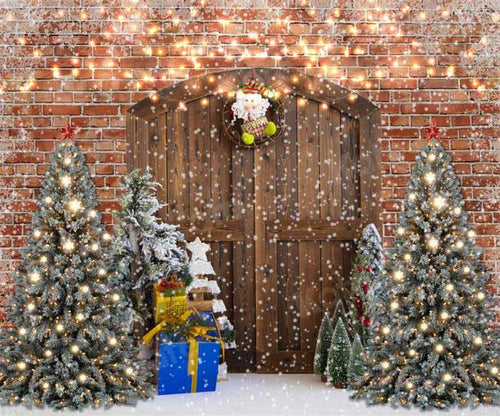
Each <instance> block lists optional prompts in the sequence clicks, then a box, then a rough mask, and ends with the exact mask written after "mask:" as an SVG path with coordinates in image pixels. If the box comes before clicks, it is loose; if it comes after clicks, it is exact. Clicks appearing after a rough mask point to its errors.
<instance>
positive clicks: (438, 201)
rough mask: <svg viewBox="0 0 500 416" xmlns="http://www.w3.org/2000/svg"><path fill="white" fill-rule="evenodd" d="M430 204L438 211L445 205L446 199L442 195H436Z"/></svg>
mask: <svg viewBox="0 0 500 416" xmlns="http://www.w3.org/2000/svg"><path fill="white" fill-rule="evenodd" d="M432 206H433V207H434V208H436V209H437V210H438V211H441V210H442V209H443V208H444V207H445V206H446V199H445V198H443V197H442V196H440V195H439V196H436V197H435V198H434V199H433V200H432Z"/></svg>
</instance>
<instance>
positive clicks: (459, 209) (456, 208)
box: [453, 207, 462, 215]
mask: <svg viewBox="0 0 500 416" xmlns="http://www.w3.org/2000/svg"><path fill="white" fill-rule="evenodd" d="M461 212H462V208H460V207H455V208H453V213H454V214H455V215H459V214H460V213H461Z"/></svg>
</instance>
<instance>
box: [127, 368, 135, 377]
mask: <svg viewBox="0 0 500 416" xmlns="http://www.w3.org/2000/svg"><path fill="white" fill-rule="evenodd" d="M125 374H127V376H131V375H132V374H134V369H133V368H132V367H127V368H126V369H125Z"/></svg>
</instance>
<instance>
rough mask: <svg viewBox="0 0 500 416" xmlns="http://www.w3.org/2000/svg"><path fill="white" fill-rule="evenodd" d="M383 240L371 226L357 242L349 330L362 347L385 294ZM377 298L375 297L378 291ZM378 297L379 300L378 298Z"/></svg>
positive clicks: (352, 275)
mask: <svg viewBox="0 0 500 416" xmlns="http://www.w3.org/2000/svg"><path fill="white" fill-rule="evenodd" d="M381 243H382V239H381V238H380V234H379V233H378V231H377V229H376V227H375V225H374V224H368V225H367V226H366V227H365V229H364V230H363V233H362V235H361V238H360V239H359V242H358V252H357V255H356V258H355V259H354V264H353V268H352V272H351V304H350V305H349V321H350V322H349V328H350V331H351V334H354V333H357V334H359V336H360V338H361V341H362V343H363V344H366V342H367V340H368V337H369V327H370V325H371V323H372V311H373V309H374V308H375V306H376V304H378V303H380V302H381V300H382V299H383V296H384V293H386V289H385V283H384V282H383V281H382V279H383V275H382V273H381V271H382V245H381ZM374 288H375V291H376V296H375V291H374ZM375 297H377V299H375Z"/></svg>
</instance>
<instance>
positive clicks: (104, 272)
mask: <svg viewBox="0 0 500 416" xmlns="http://www.w3.org/2000/svg"><path fill="white" fill-rule="evenodd" d="M97 274H98V275H99V276H105V275H106V270H104V269H102V268H101V269H99V270H98V271H97Z"/></svg>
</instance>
